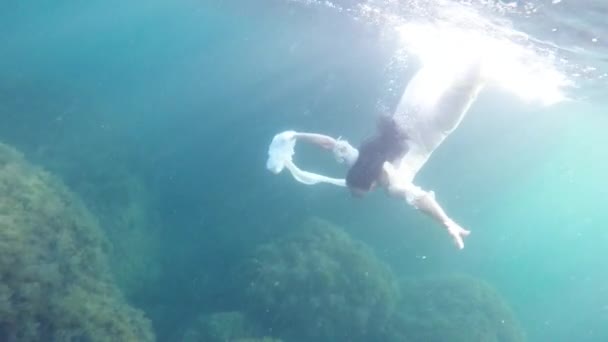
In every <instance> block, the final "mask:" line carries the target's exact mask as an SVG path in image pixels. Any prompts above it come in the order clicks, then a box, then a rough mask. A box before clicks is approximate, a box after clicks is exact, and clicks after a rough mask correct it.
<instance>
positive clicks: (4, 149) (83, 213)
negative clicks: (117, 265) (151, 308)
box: [0, 144, 154, 341]
mask: <svg viewBox="0 0 608 342" xmlns="http://www.w3.org/2000/svg"><path fill="white" fill-rule="evenodd" d="M107 247H108V244H107V242H106V240H105V238H104V236H103V234H102V233H101V230H100V228H99V227H98V224H97V222H96V220H95V218H94V217H93V216H92V215H91V214H90V213H89V211H88V210H87V209H86V208H85V206H84V205H83V204H82V203H81V201H80V200H79V199H78V198H77V197H76V196H75V195H73V194H72V193H71V192H70V191H69V190H68V189H67V188H66V187H65V186H64V185H63V184H62V182H61V181H59V180H58V179H56V178H55V177H53V176H52V175H51V174H49V173H47V172H45V171H43V170H41V169H39V168H37V167H35V166H33V165H31V164H29V163H28V162H27V161H26V160H25V159H24V157H23V156H22V155H21V154H20V153H19V152H18V151H16V150H15V149H13V148H11V147H8V146H6V145H3V144H0V340H2V341H152V340H154V336H153V334H152V329H151V326H150V322H149V321H148V320H147V319H146V318H145V317H144V316H143V314H142V313H141V312H140V311H139V310H136V309H134V308H132V307H130V306H129V305H128V304H126V303H125V301H124V300H123V297H122V294H121V292H120V291H119V290H118V288H117V286H116V285H115V283H114V281H113V278H112V276H111V274H110V271H109V267H108V261H107Z"/></svg>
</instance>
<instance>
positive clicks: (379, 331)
mask: <svg viewBox="0 0 608 342" xmlns="http://www.w3.org/2000/svg"><path fill="white" fill-rule="evenodd" d="M241 272H242V275H243V276H244V278H245V286H246V290H245V292H246V294H245V299H244V301H245V306H246V307H247V311H248V312H249V313H250V314H251V317H253V318H255V319H257V321H258V323H259V324H260V325H261V326H262V327H263V328H264V329H265V331H267V332H269V333H271V334H275V335H276V336H278V337H281V338H284V339H286V340H288V341H320V342H322V341H379V340H380V338H381V337H380V336H382V335H383V334H384V330H385V328H386V326H387V322H388V318H389V317H390V315H391V313H392V312H393V309H394V307H395V304H396V303H397V301H398V297H399V291H398V286H397V281H396V279H395V277H394V276H393V273H392V272H391V270H390V269H389V268H388V266H386V265H385V264H384V263H383V262H382V261H380V260H379V259H378V258H377V257H376V256H375V255H374V253H373V252H372V250H371V249H370V248H368V247H367V246H366V245H364V244H363V243H361V242H358V241H355V240H353V239H352V238H351V237H350V236H349V235H348V234H347V233H346V232H345V231H343V230H342V229H340V228H339V227H336V226H334V225H332V224H330V223H329V222H326V221H323V220H320V219H311V220H308V221H307V222H305V223H304V224H303V226H302V227H300V229H298V230H297V231H295V232H294V233H292V234H290V235H288V236H286V237H284V238H281V239H278V240H276V241H274V242H271V243H268V244H266V245H263V246H260V247H259V248H257V249H256V251H255V252H254V254H253V256H252V257H251V258H250V259H249V260H248V261H247V262H246V263H245V265H244V268H243V269H242V270H241Z"/></svg>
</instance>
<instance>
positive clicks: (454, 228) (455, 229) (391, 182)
mask: <svg viewBox="0 0 608 342" xmlns="http://www.w3.org/2000/svg"><path fill="white" fill-rule="evenodd" d="M384 171H385V172H386V175H387V179H388V184H387V190H388V192H389V194H391V195H392V196H395V197H398V198H401V199H404V200H406V201H407V203H409V204H410V205H412V206H413V207H415V208H416V209H418V210H420V211H422V212H424V213H425V214H427V215H429V216H430V217H432V218H433V219H435V221H437V222H438V223H440V224H441V225H442V226H443V227H445V228H446V229H447V230H448V233H449V234H450V235H451V236H452V238H453V239H454V243H455V244H456V246H458V248H459V249H462V248H464V241H463V239H464V237H466V236H468V235H469V234H470V231H468V230H466V229H464V228H462V227H461V226H460V225H458V224H457V223H456V222H454V221H453V220H452V219H450V218H449V217H448V215H447V214H446V213H445V211H444V210H443V209H442V208H441V206H440V205H439V203H437V201H436V200H435V194H434V193H433V192H432V191H428V192H427V191H424V190H422V189H421V188H420V187H418V186H416V185H414V184H412V183H411V182H407V183H405V182H400V181H399V178H398V176H397V175H396V170H395V168H394V167H393V166H392V165H391V164H390V163H385V164H384Z"/></svg>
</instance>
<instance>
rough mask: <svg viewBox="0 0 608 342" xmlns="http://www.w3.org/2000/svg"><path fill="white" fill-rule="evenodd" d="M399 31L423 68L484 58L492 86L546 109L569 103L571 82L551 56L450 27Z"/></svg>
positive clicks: (408, 27) (421, 26)
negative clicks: (568, 89)
mask: <svg viewBox="0 0 608 342" xmlns="http://www.w3.org/2000/svg"><path fill="white" fill-rule="evenodd" d="M397 30H398V32H399V34H400V37H401V39H402V41H403V43H404V44H405V45H406V50H407V51H408V52H409V53H410V54H411V55H414V56H416V57H418V58H419V59H420V61H421V63H423V64H426V63H433V64H439V63H443V64H447V65H449V66H452V67H454V68H458V67H459V65H461V64H462V63H464V62H466V60H469V59H472V58H475V57H476V56H478V55H481V56H483V58H484V74H485V76H486V77H487V78H488V79H489V80H490V82H491V83H492V84H493V85H496V86H498V87H500V88H502V89H505V90H507V91H509V92H511V93H513V94H515V95H516V96H518V97H520V98H521V99H523V100H525V101H533V102H538V103H541V104H543V105H551V104H555V103H558V102H561V101H564V100H565V99H567V96H566V94H565V92H564V89H565V88H567V87H568V86H571V85H572V82H570V81H569V80H568V78H567V77H566V76H565V75H564V74H563V73H561V72H559V71H558V70H557V69H556V68H554V67H553V64H554V61H553V60H552V57H551V56H550V55H549V56H540V55H538V54H537V53H536V52H534V51H532V50H529V49H527V48H525V47H523V46H521V45H518V44H516V43H514V42H512V41H510V40H507V39H504V38H498V37H493V36H490V35H487V34H485V33H484V32H479V31H474V30H469V29H460V28H455V27H451V26H450V25H441V24H431V23H407V24H403V25H400V26H399V27H398V28H397Z"/></svg>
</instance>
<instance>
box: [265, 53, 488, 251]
mask: <svg viewBox="0 0 608 342" xmlns="http://www.w3.org/2000/svg"><path fill="white" fill-rule="evenodd" d="M458 65H459V67H458V68H455V67H453V64H452V66H451V67H450V66H448V65H445V64H442V63H437V64H428V65H424V66H423V67H422V68H421V69H420V70H419V71H418V72H417V73H416V74H415V75H414V77H413V78H412V79H411V80H410V82H409V83H408V85H407V88H406V89H405V92H404V94H403V95H402V98H401V100H400V102H399V104H398V106H397V108H396V110H395V112H394V113H393V114H392V115H390V116H386V117H382V118H380V120H379V124H378V129H377V132H376V134H375V135H374V136H373V137H371V138H370V139H368V140H366V141H364V142H363V143H362V144H361V146H360V147H359V149H358V150H357V149H355V148H354V147H352V146H351V145H350V144H349V143H348V142H347V141H344V140H341V139H334V138H332V137H329V136H326V135H322V134H316V133H301V132H294V131H286V132H282V133H280V134H277V135H276V136H275V137H274V139H273V141H272V143H271V146H270V148H269V158H268V162H267V168H268V169H269V170H270V171H272V172H274V173H279V172H281V171H282V170H283V168H287V169H288V170H289V171H290V172H291V173H292V175H293V176H294V178H295V179H296V180H298V181H300V182H302V183H305V184H315V183H319V182H325V183H331V184H335V185H338V186H346V187H348V189H349V190H350V192H351V193H352V194H353V195H355V196H357V197H361V196H362V195H364V194H365V193H367V192H369V191H372V190H374V189H376V188H383V189H385V190H386V192H387V193H388V194H389V195H391V196H392V197H396V198H399V199H403V200H405V201H406V202H407V203H408V204H410V205H412V206H413V207H415V208H416V209H418V210H420V211H422V212H424V213H426V214H427V215H429V216H430V217H432V218H433V219H434V220H435V221H437V222H438V223H439V224H441V226H443V227H444V228H445V229H446V230H447V232H448V233H449V234H450V235H451V236H452V239H453V240H454V243H455V244H456V246H457V247H458V248H460V249H462V248H464V241H463V239H464V238H465V237H466V236H468V235H469V233H470V232H469V231H468V230H466V229H464V228H462V227H461V226H460V225H459V224H457V223H456V222H455V221H454V220H452V219H451V218H450V217H449V216H448V215H447V214H446V213H445V211H444V210H443V209H442V208H441V206H440V205H439V203H438V202H437V201H436V199H435V195H434V193H433V191H425V190H423V189H421V188H420V187H418V186H416V185H414V183H413V181H414V178H415V176H416V174H417V173H418V171H420V169H421V168H422V166H424V164H425V163H426V161H427V160H428V159H429V157H430V156H431V154H432V153H433V151H435V149H437V147H439V145H441V143H442V142H443V141H444V140H445V139H446V138H447V137H448V136H449V135H450V134H451V133H452V132H453V131H454V130H455V129H456V128H457V127H458V125H459V124H460V122H461V121H462V119H463V118H464V116H465V114H466V113H467V111H468V110H469V108H470V107H471V105H472V103H473V101H474V100H475V99H476V97H477V96H478V94H479V92H480V91H481V89H482V88H483V86H484V83H485V82H484V81H483V77H482V63H481V62H480V60H479V59H472V60H470V61H468V62H466V63H459V64H458ZM297 140H302V141H306V142H309V143H313V144H315V145H318V146H320V147H322V148H325V149H327V150H331V151H333V153H334V156H335V157H336V159H337V160H338V161H339V162H341V163H345V164H347V165H348V166H349V170H348V173H347V175H346V179H335V178H329V177H325V176H321V175H317V174H314V173H310V172H306V171H302V170H300V169H299V168H298V167H297V166H295V164H293V162H292V159H291V158H292V156H293V153H294V147H295V142H296V141H297Z"/></svg>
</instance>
